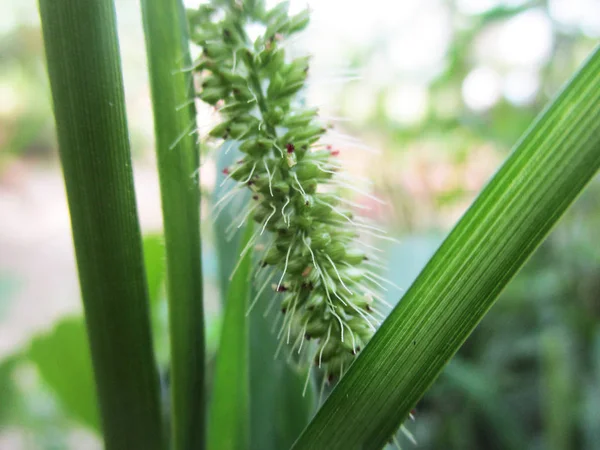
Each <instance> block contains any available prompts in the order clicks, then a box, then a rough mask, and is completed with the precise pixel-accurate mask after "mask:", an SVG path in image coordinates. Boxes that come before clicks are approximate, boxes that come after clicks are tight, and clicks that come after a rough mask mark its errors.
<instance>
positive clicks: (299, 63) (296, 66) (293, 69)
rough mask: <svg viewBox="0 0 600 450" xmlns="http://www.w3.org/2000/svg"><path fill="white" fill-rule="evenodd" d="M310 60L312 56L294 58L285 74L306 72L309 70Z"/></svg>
mask: <svg viewBox="0 0 600 450" xmlns="http://www.w3.org/2000/svg"><path fill="white" fill-rule="evenodd" d="M309 61H310V56H303V57H302V58H296V59H294V60H293V61H292V62H291V63H289V64H288V65H287V66H286V68H285V71H284V73H283V75H284V76H285V77H287V76H288V75H290V74H292V73H297V72H302V73H305V72H306V71H307V70H308V66H309Z"/></svg>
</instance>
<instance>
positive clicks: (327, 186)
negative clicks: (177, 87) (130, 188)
mask: <svg viewBox="0 0 600 450" xmlns="http://www.w3.org/2000/svg"><path fill="white" fill-rule="evenodd" d="M308 20H309V14H308V11H303V12H300V13H299V14H297V15H289V14H288V5H287V3H281V4H279V5H277V6H275V7H274V8H272V9H266V7H265V5H264V1H262V0H246V1H234V0H212V1H210V2H209V3H208V4H204V5H202V6H200V7H199V8H198V9H197V10H194V11H191V12H190V13H189V21H190V25H191V26H190V30H191V37H192V41H193V42H194V43H195V44H197V45H198V46H199V47H200V48H201V49H202V53H201V55H200V57H199V58H198V59H197V61H195V62H194V65H193V71H194V72H195V74H196V75H197V77H198V81H199V83H198V84H199V91H198V94H197V96H198V97H199V98H200V100H202V101H203V102H205V103H207V104H209V105H211V106H212V107H214V108H215V109H216V110H218V113H219V115H220V117H221V118H222V121H221V122H220V123H219V124H218V125H217V126H215V127H214V128H213V129H211V130H210V131H209V132H208V136H209V138H211V139H216V140H219V142H220V141H221V140H225V141H227V140H229V141H237V145H238V147H239V150H240V151H241V152H242V153H243V155H244V156H243V158H242V159H241V160H240V161H238V162H237V163H235V164H233V165H231V166H230V167H227V168H224V169H223V173H224V175H225V181H233V182H236V183H237V184H238V186H239V187H242V186H243V187H245V188H247V189H249V190H250V191H251V195H252V199H253V200H251V201H252V202H253V203H252V205H251V206H249V207H248V208H247V209H244V210H243V211H240V214H239V215H238V217H237V220H236V221H235V224H232V225H231V226H230V227H229V232H231V231H232V230H236V229H237V228H236V227H238V226H239V225H240V224H239V223H238V221H239V219H240V218H242V223H243V222H244V221H245V220H254V221H255V222H257V223H258V224H259V225H260V226H259V227H258V230H257V231H256V232H255V234H254V236H253V237H252V239H251V240H250V242H249V243H248V245H247V246H246V248H244V250H243V251H242V255H243V254H245V253H246V252H247V251H249V249H250V248H252V247H254V246H256V245H257V243H258V242H259V239H264V236H267V235H268V238H267V239H269V240H270V242H269V243H268V244H267V245H265V246H264V247H263V248H264V250H263V253H262V256H261V264H260V265H261V269H260V270H261V271H262V270H263V269H264V268H266V267H270V268H271V269H270V270H266V269H265V272H264V274H263V273H262V272H261V274H260V275H257V276H255V279H256V282H258V283H259V284H260V289H259V294H260V293H262V292H263V291H264V290H266V289H267V287H268V286H269V284H270V282H271V280H272V276H273V274H276V278H275V283H273V284H271V288H272V290H273V300H272V301H271V303H269V305H268V307H267V313H268V312H269V311H271V310H272V309H273V307H274V305H275V303H276V302H277V301H278V299H279V304H280V308H279V310H280V311H281V314H280V316H282V317H283V320H282V322H279V320H280V319H278V321H277V322H276V324H274V327H276V326H280V328H279V333H278V336H277V337H278V339H279V341H280V342H279V348H278V352H279V349H280V348H281V346H282V345H283V344H284V341H285V343H287V344H288V345H290V347H291V350H290V354H291V353H295V352H296V349H297V351H298V352H300V351H301V350H302V349H303V348H304V349H305V351H306V349H308V348H309V347H311V346H309V345H308V343H309V342H307V343H306V344H305V341H310V342H311V343H313V344H312V347H313V351H311V353H312V355H313V357H312V360H313V364H314V365H315V366H317V367H319V368H321V369H322V370H323V371H324V379H325V380H326V381H327V382H328V383H331V382H333V381H335V380H338V379H340V377H341V376H342V375H343V373H344V370H347V368H348V367H349V366H350V364H351V363H352V362H353V361H354V358H355V357H356V354H357V353H358V352H359V351H360V349H361V348H364V346H365V344H366V343H367V342H368V341H369V339H370V338H371V336H372V334H373V332H374V330H375V326H376V325H377V324H379V320H378V319H376V318H375V317H374V314H375V315H377V316H379V317H380V316H381V313H380V312H379V310H378V308H376V307H375V305H374V304H373V302H374V301H376V302H378V301H379V300H378V299H379V298H380V296H379V295H378V292H379V291H380V290H382V289H383V288H384V284H388V283H386V281H384V279H382V278H381V277H379V275H377V274H374V273H373V272H372V268H373V266H372V265H371V266H369V265H367V264H365V262H366V261H367V256H368V260H369V261H372V260H375V258H374V257H372V256H371V255H367V253H366V252H367V251H368V250H365V249H369V247H370V245H369V244H365V243H363V242H361V241H360V240H359V236H361V235H365V234H366V235H373V236H375V237H379V238H383V239H386V238H387V237H386V236H383V234H384V232H383V230H380V229H378V228H376V227H373V226H371V225H368V224H367V223H366V222H365V221H363V220H361V219H360V218H358V217H357V216H356V215H355V212H354V210H352V209H350V208H355V209H356V208H357V207H359V206H360V205H358V204H356V203H354V202H352V201H350V200H346V199H344V198H343V197H342V196H341V193H340V192H339V191H341V190H344V189H350V190H353V191H356V192H359V193H363V192H362V190H361V189H359V188H358V187H356V185H355V183H353V182H352V181H351V180H349V179H348V178H347V177H345V176H344V175H343V173H342V172H341V165H340V162H339V159H338V158H336V157H337V156H338V155H339V153H340V150H339V148H337V146H336V147H335V148H334V147H331V146H330V145H327V144H325V143H324V139H323V138H324V136H325V135H326V133H329V128H330V127H329V126H323V124H322V123H320V122H319V116H318V110H317V109H311V108H305V107H300V106H298V105H302V104H303V102H302V101H301V97H300V96H301V91H302V89H303V88H304V87H305V85H306V82H307V77H308V73H309V67H310V58H308V57H299V58H295V59H290V58H288V57H287V51H286V49H285V45H284V44H285V42H286V41H289V39H290V37H291V36H293V35H295V34H296V33H298V32H300V31H302V30H303V29H304V28H305V27H306V26H307V25H308ZM257 29H260V30H262V32H261V33H260V34H259V35H258V36H252V37H251V36H250V31H251V30H252V31H256V30H257ZM338 136H339V137H343V139H344V141H347V142H351V143H352V144H353V145H356V141H354V140H353V139H352V138H350V137H347V136H345V135H339V134H338ZM227 148H228V149H229V148H231V145H229V146H228V147H227ZM225 181H224V182H225ZM364 194H365V195H369V194H367V193H364ZM369 197H371V198H375V197H372V196H370V195H369ZM228 201H229V199H227V200H221V202H222V203H219V204H218V208H219V209H218V212H221V211H222V209H223V208H224V205H226V204H227V202H228ZM261 235H262V236H263V237H261ZM236 268H237V267H236ZM270 272H273V274H271V273H270ZM367 286H368V287H367ZM259 297H260V295H257V296H256V297H255V298H254V299H253V301H252V304H251V306H250V308H252V307H254V306H255V304H256V302H257V301H258V298H259ZM278 323H281V325H278ZM307 383H308V381H307Z"/></svg>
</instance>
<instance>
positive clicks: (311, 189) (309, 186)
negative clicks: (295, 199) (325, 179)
mask: <svg viewBox="0 0 600 450" xmlns="http://www.w3.org/2000/svg"><path fill="white" fill-rule="evenodd" d="M302 187H303V188H304V192H306V193H307V194H314V193H316V192H317V188H318V187H319V183H318V182H317V180H314V179H313V180H306V181H305V182H304V183H302Z"/></svg>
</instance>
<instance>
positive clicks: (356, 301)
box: [348, 295, 373, 309]
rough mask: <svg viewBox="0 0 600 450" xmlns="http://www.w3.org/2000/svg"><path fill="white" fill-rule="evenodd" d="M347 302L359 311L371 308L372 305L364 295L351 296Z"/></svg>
mask: <svg viewBox="0 0 600 450" xmlns="http://www.w3.org/2000/svg"><path fill="white" fill-rule="evenodd" d="M348 301H349V302H352V304H353V305H354V306H356V307H357V308H360V309H367V308H368V307H369V306H371V303H373V301H372V300H371V299H370V298H369V297H366V296H364V295H353V296H352V297H350V298H348Z"/></svg>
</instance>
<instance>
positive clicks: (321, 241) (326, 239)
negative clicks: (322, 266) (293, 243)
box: [310, 232, 331, 250]
mask: <svg viewBox="0 0 600 450" xmlns="http://www.w3.org/2000/svg"><path fill="white" fill-rule="evenodd" d="M310 241H311V242H310V245H311V246H312V247H314V248H315V249H317V250H320V249H323V248H325V247H327V246H328V245H329V244H331V235H330V234H329V233H327V232H317V233H315V234H313V235H311V237H310Z"/></svg>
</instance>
